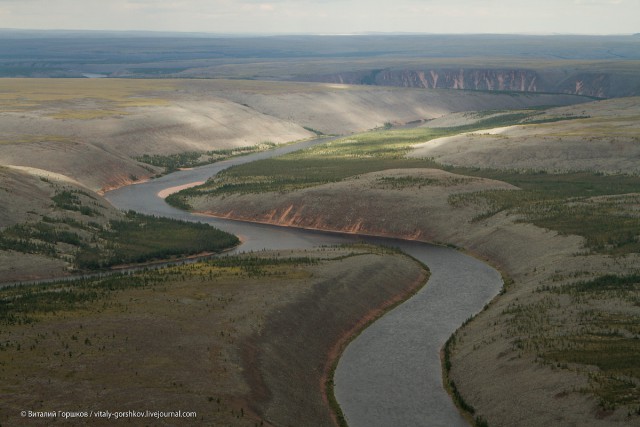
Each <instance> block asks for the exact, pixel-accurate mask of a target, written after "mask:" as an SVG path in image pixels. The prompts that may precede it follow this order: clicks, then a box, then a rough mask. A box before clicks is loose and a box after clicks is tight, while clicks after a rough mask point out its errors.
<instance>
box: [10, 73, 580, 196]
mask: <svg viewBox="0 0 640 427" xmlns="http://www.w3.org/2000/svg"><path fill="white" fill-rule="evenodd" d="M0 87H2V93H1V94H0V99H2V101H3V102H2V104H1V107H0V127H1V128H2V129H3V135H2V137H1V139H0V165H16V166H27V167H34V168H38V169H44V170H49V171H52V172H56V173H59V174H62V175H65V176H68V177H69V178H72V179H74V180H76V181H78V182H81V183H82V184H83V185H85V186H87V187H88V188H90V189H92V190H94V191H104V190H106V189H110V188H115V187H118V186H122V185H125V184H128V183H131V182H135V181H137V180H142V179H148V178H150V177H152V176H155V175H156V174H158V173H160V172H162V171H163V168H162V167H161V166H158V165H155V166H154V165H150V164H145V163H141V162H140V161H139V160H140V157H141V156H143V155H149V156H154V155H157V156H160V157H161V158H163V157H164V158H165V159H166V158H167V156H169V157H170V156H172V155H178V154H183V153H206V152H212V151H216V150H217V151H220V150H232V149H237V148H239V147H254V146H257V145H260V144H264V143H272V144H282V143H286V142H291V141H295V140H300V139H305V138H310V137H313V136H315V135H316V132H322V133H325V134H342V133H348V132H356V131H364V130H367V129H371V128H375V127H381V126H383V125H384V124H385V123H387V122H393V123H406V122H410V121H416V120H426V119H432V118H435V117H440V116H442V115H444V114H447V113H450V112H452V111H467V110H483V109H505V108H524V107H530V106H536V105H549V104H553V105H566V104H571V103H580V102H584V101H585V99H584V98H580V97H575V96H562V95H559V96H554V95H526V96H525V95H523V96H509V95H491V94H486V93H474V94H462V93H457V92H449V91H424V90H407V89H392V88H364V87H357V86H345V85H326V84H303V83H281V82H254V81H225V80H207V81H191V80H186V81H178V80H120V79H119V80H108V79H107V80H106V79H93V80H90V79H59V80H55V79H53V80H47V79H44V80H40V79H17V80H12V79H3V80H0ZM196 157H197V156H196ZM160 160H162V159H160ZM158 164H162V162H160V163H158Z"/></svg>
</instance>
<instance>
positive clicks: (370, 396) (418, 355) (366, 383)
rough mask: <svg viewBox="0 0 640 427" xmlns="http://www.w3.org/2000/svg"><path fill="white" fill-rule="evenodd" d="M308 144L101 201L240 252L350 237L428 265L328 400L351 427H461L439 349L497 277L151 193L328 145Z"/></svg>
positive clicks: (415, 249)
mask: <svg viewBox="0 0 640 427" xmlns="http://www.w3.org/2000/svg"><path fill="white" fill-rule="evenodd" d="M326 141H327V139H326V138H325V139H317V140H313V141H305V142H303V143H299V144H295V145H288V146H285V147H280V148H278V149H275V150H270V151H266V152H261V153H255V154H251V155H247V156H242V157H237V158H233V159H229V160H225V161H222V162H219V163H215V164H212V165H207V166H203V167H199V168H194V169H191V170H185V171H178V172H175V173H172V174H169V175H166V176H163V177H161V178H158V179H155V180H152V181H149V182H145V183H140V184H135V185H129V186H126V187H122V188H120V189H117V190H113V191H110V192H108V193H107V194H106V195H105V197H106V198H107V199H108V200H109V201H110V202H111V203H112V204H113V205H114V206H116V207H118V208H120V209H126V210H128V209H132V210H135V211H137V212H141V213H145V214H150V215H158V216H165V217H170V218H176V219H182V220H188V221H200V222H206V223H209V224H211V225H213V226H215V227H218V228H220V229H222V230H225V231H227V232H230V233H233V234H236V235H238V236H240V237H241V238H242V241H243V244H242V245H241V246H240V247H238V248H237V249H235V251H236V252H239V251H258V250H262V249H276V250H277V249H303V248H311V247H315V246H320V245H330V244H339V243H347V242H351V241H354V240H356V239H360V240H365V241H368V242H371V243H379V244H385V245H389V246H396V247H399V248H400V249H402V250H403V251H404V252H406V253H408V254H409V255H411V256H413V257H414V258H416V259H418V260H420V261H421V262H423V263H425V264H426V265H427V266H428V267H429V269H430V270H431V277H430V279H429V282H428V283H427V285H426V286H424V287H423V288H422V289H421V290H420V291H419V292H418V293H417V294H416V295H415V296H413V297H412V298H410V299H409V300H408V301H406V302H405V303H403V304H401V305H399V306H398V307H396V308H395V309H393V310H392V311H390V312H389V313H387V314H386V315H384V316H383V317H382V318H380V319H379V320H377V321H376V322H374V323H373V324H372V325H371V326H369V327H368V328H367V329H365V330H364V331H363V332H362V333H361V334H360V335H359V336H358V337H357V338H356V339H355V340H353V341H352V342H351V343H350V344H349V345H348V346H347V348H346V350H345V352H344V353H343V355H342V356H341V358H340V360H339V362H338V366H337V369H336V372H335V376H334V382H335V395H336V399H337V400H338V402H339V404H340V406H341V408H342V410H343V412H344V414H345V418H346V419H347V422H348V423H349V425H350V426H351V427H373V426H380V427H383V426H384V427H387V426H412V427H413V426H425V427H437V426H442V427H455V426H467V425H468V424H467V422H466V421H465V420H464V419H463V418H462V417H461V416H460V414H459V412H458V410H457V409H456V407H455V406H454V404H453V402H452V401H451V398H450V397H449V395H448V394H447V393H446V391H445V390H444V388H443V386H442V374H441V365H440V355H439V352H440V349H441V348H442V346H443V345H444V343H445V341H446V340H447V338H448V337H449V336H450V335H451V334H452V333H453V332H454V331H455V330H456V329H457V328H458V327H459V326H460V325H461V324H462V323H463V322H464V321H465V320H466V319H467V318H469V317H470V316H471V315H473V314H475V313H477V312H478V311H480V310H481V309H482V308H483V306H484V305H485V304H486V303H487V302H488V301H489V300H491V299H492V298H493V297H494V296H495V295H496V294H497V293H498V292H499V290H500V288H501V286H502V281H501V278H500V275H499V274H498V272H497V271H496V270H494V269H493V268H491V267H489V266H488V265H486V264H484V263H482V262H480V261H478V260H476V259H474V258H472V257H469V256H467V255H464V254H462V253H460V252H458V251H455V250H453V249H449V248H444V247H440V246H434V245H429V244H426V243H420V242H414V241H403V240H396V239H386V238H377V237H375V238H374V237H364V236H355V235H347V234H340V233H329V232H319V231H310V230H302V229H296V228H289V227H278V226H272V225H264V224H254V223H248V222H240V221H233V220H226V219H218V218H211V217H204V216H198V215H194V214H191V213H188V212H184V211H181V210H179V209H175V208H173V207H171V206H169V205H167V204H166V203H165V202H164V200H163V199H162V198H160V197H159V196H158V193H159V192H160V191H162V190H165V189H167V188H172V187H177V186H182V185H185V184H190V183H193V182H200V181H206V179H208V178H209V177H211V176H213V175H215V174H216V173H218V172H220V171H221V170H223V169H226V168H228V167H230V166H234V165H237V164H242V163H248V162H251V161H254V160H259V159H263V158H268V157H273V156H277V155H282V154H285V153H288V152H292V151H295V150H299V149H302V148H306V147H309V146H312V145H315V144H319V143H322V142H326Z"/></svg>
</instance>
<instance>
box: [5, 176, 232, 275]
mask: <svg viewBox="0 0 640 427" xmlns="http://www.w3.org/2000/svg"><path fill="white" fill-rule="evenodd" d="M39 185H41V186H42V187H43V188H47V190H48V192H49V195H50V198H49V203H50V205H49V206H48V207H47V208H45V209H43V210H41V211H39V212H35V211H33V210H32V211H30V214H29V215H28V216H26V217H24V216H22V215H19V216H18V217H16V218H14V220H13V222H14V224H11V225H7V226H6V227H3V228H1V229H0V250H1V251H7V252H8V253H18V254H31V255H43V256H45V257H47V258H52V259H57V260H60V261H62V262H64V263H66V264H67V265H68V266H69V269H70V270H75V271H92V270H100V269H106V268H109V267H113V266H116V265H120V264H128V263H144V262H148V261H154V260H161V259H168V258H171V257H181V256H187V255H194V254H201V253H216V252H221V251H223V250H225V249H228V248H231V247H233V246H235V245H237V244H238V243H239V240H238V239H237V237H235V236H233V235H231V234H229V233H226V232H223V231H220V230H217V229H215V228H213V227H211V226H209V225H206V224H201V223H190V222H185V221H178V220H172V219H167V218H157V217H152V216H146V215H142V214H138V213H135V212H126V213H120V212H118V211H115V210H114V209H113V208H111V207H109V206H108V205H107V204H105V203H104V202H103V201H100V200H99V196H98V195H97V194H95V193H92V192H90V191H89V190H86V189H82V188H80V187H76V186H71V185H68V184H66V185H65V184H62V183H60V182H54V181H52V180H50V179H48V178H44V177H43V178H40V183H39Z"/></svg>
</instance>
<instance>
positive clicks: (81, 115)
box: [49, 110, 131, 120]
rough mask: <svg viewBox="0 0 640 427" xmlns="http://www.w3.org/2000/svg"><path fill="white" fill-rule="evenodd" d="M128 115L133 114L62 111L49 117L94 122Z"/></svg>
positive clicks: (116, 111) (105, 111) (104, 111)
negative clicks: (94, 120)
mask: <svg viewBox="0 0 640 427" xmlns="http://www.w3.org/2000/svg"><path fill="white" fill-rule="evenodd" d="M127 114H131V113H129V112H127V111H122V110H61V111H58V112H57V113H53V114H49V117H51V118H54V119H61V120H67V119H74V120H92V119H102V118H105V117H115V116H125V115H127Z"/></svg>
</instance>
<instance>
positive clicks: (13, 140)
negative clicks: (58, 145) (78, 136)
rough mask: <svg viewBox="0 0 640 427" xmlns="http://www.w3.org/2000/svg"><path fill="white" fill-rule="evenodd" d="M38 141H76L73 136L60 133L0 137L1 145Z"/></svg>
mask: <svg viewBox="0 0 640 427" xmlns="http://www.w3.org/2000/svg"><path fill="white" fill-rule="evenodd" d="M37 142H66V143H72V142H75V141H73V140H72V139H71V138H67V137H66V136H59V135H21V136H19V137H16V138H9V139H7V138H5V139H0V145H9V144H33V143H37Z"/></svg>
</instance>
